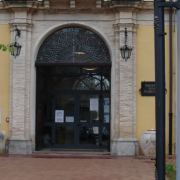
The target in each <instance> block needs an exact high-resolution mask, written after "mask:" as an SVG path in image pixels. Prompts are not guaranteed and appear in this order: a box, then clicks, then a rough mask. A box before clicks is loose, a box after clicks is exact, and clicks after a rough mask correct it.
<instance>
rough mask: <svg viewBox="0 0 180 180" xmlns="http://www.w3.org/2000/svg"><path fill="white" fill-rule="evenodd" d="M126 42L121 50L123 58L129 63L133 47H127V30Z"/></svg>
mask: <svg viewBox="0 0 180 180" xmlns="http://www.w3.org/2000/svg"><path fill="white" fill-rule="evenodd" d="M124 33H125V42H124V46H123V47H121V48H120V49H119V50H120V51H121V56H122V58H123V59H125V61H127V60H128V59H129V58H130V57H131V52H132V49H133V48H132V47H131V46H128V45H127V36H128V35H127V28H125V32H124Z"/></svg>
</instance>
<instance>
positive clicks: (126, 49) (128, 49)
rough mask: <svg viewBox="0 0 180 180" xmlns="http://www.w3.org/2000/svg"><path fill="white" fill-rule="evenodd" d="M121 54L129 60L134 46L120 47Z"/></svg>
mask: <svg viewBox="0 0 180 180" xmlns="http://www.w3.org/2000/svg"><path fill="white" fill-rule="evenodd" d="M120 51H121V56H122V58H123V59H125V61H127V60H128V59H129V58H130V57H131V52H132V47H128V46H124V47H122V48H120Z"/></svg>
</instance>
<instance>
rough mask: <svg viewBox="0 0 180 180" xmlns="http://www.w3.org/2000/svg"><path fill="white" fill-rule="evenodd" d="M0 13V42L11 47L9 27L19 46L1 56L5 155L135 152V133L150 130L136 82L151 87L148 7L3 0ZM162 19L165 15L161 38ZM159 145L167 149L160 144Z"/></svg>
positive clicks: (150, 111) (148, 108)
mask: <svg viewBox="0 0 180 180" xmlns="http://www.w3.org/2000/svg"><path fill="white" fill-rule="evenodd" d="M0 7H1V8H0V14H1V17H0V18H1V19H0V27H1V28H0V31H2V33H1V35H0V38H1V42H2V43H4V44H9V43H10V42H13V41H14V28H15V25H17V27H18V29H20V31H21V35H20V37H19V38H18V43H19V44H20V45H21V46H22V49H21V53H20V55H19V56H17V57H16V58H14V57H12V56H11V57H9V56H10V55H9V54H8V52H6V53H4V54H3V52H1V57H3V58H2V59H1V61H2V67H1V69H2V70H3V71H1V72H0V73H1V77H0V81H1V84H3V85H4V87H3V89H2V90H1V91H0V97H1V98H2V97H3V98H2V100H1V101H0V105H1V107H0V108H1V114H2V115H1V124H0V131H3V132H5V138H4V142H5V143H6V145H5V149H6V152H7V153H10V154H31V153H32V152H34V151H39V150H41V149H43V148H52V149H53V148H62V149H63V148H66V149H104V150H107V151H109V152H110V153H111V154H113V155H139V151H140V154H142V150H141V146H140V136H141V134H142V133H143V132H145V131H146V130H150V129H155V97H154V96H141V93H140V91H139V90H140V89H141V88H142V87H141V86H142V85H141V82H153V81H155V79H154V74H155V72H154V40H153V39H154V34H153V32H154V27H153V23H154V20H153V19H154V11H153V2H145V1H101V0H87V1H82V0H74V1H71V0H61V1H59V0H44V1H19V2H17V1H16V2H14V1H8V0H6V1H2V2H0ZM168 15H169V12H168V11H165V17H166V23H165V24H166V31H167V32H168V31H169V29H168V25H169V19H168ZM125 28H127V32H128V39H127V41H128V45H130V46H132V47H133V50H132V55H131V58H130V59H129V60H128V61H127V62H126V61H125V60H124V59H122V57H121V54H120V51H119V48H120V47H122V46H123V45H124V41H125V36H124V30H125ZM166 40H167V41H168V36H167V37H166ZM167 41H166V42H167ZM168 53H169V49H168V43H167V45H166V57H168V55H169V54H168ZM166 64H167V66H166V68H167V71H166V74H167V77H166V80H167V81H166V82H167V92H168V87H169V86H168V83H169V82H168V76H169V75H168V66H169V65H168V60H167V62H166ZM3 82H4V83H3ZM166 107H167V109H168V97H167V106H166ZM166 116H168V113H166ZM8 117H9V122H7V121H6V118H8ZM167 122H168V121H167ZM167 124H168V123H167ZM167 129H168V125H167ZM167 137H168V131H167ZM166 144H167V145H166V148H167V149H168V138H167V143H166Z"/></svg>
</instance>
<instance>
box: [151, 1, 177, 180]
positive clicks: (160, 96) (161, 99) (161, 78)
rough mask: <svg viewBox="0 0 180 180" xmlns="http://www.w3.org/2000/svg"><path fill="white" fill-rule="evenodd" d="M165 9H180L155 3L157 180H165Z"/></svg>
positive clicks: (171, 4)
mask: <svg viewBox="0 0 180 180" xmlns="http://www.w3.org/2000/svg"><path fill="white" fill-rule="evenodd" d="M164 7H176V8H177V9H179V8H180V3H179V1H178V2H165V0H155V1H154V34H155V89H156V92H155V98H156V173H155V174H156V175H155V177H156V180H165V38H164V36H165V35H166V33H165V32H164Z"/></svg>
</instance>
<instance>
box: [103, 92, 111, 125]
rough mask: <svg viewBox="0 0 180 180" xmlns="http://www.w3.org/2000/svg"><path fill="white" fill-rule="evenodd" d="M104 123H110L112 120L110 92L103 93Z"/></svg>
mask: <svg viewBox="0 0 180 180" xmlns="http://www.w3.org/2000/svg"><path fill="white" fill-rule="evenodd" d="M102 97H103V101H102V103H103V105H102V107H103V123H109V120H110V98H109V94H103V96H102Z"/></svg>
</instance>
